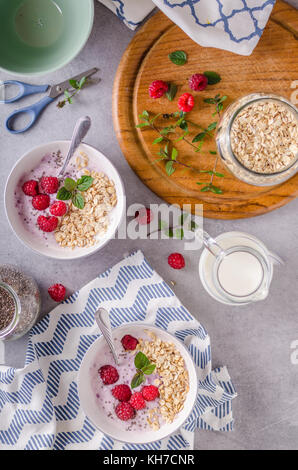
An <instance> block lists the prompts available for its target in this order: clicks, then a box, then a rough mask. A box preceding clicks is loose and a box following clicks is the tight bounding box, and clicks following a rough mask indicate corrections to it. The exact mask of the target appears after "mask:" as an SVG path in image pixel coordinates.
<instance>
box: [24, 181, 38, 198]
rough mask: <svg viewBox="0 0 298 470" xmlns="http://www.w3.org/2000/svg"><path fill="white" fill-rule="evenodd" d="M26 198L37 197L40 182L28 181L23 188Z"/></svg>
mask: <svg viewBox="0 0 298 470" xmlns="http://www.w3.org/2000/svg"><path fill="white" fill-rule="evenodd" d="M22 190H23V192H24V193H25V194H26V196H36V195H37V194H38V182H37V181H35V180H30V181H26V182H25V183H24V184H23V186H22Z"/></svg>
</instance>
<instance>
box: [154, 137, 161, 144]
mask: <svg viewBox="0 0 298 470" xmlns="http://www.w3.org/2000/svg"><path fill="white" fill-rule="evenodd" d="M162 140H163V137H157V138H156V139H155V140H154V141H153V142H152V143H153V145H155V144H158V143H159V142H162Z"/></svg>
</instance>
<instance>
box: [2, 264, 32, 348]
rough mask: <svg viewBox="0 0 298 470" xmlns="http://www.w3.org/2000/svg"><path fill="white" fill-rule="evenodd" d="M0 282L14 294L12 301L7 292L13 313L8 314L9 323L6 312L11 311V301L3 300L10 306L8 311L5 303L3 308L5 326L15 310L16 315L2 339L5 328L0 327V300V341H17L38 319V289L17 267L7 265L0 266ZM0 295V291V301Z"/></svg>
mask: <svg viewBox="0 0 298 470" xmlns="http://www.w3.org/2000/svg"><path fill="white" fill-rule="evenodd" d="M0 282H2V283H4V284H6V285H8V286H9V287H10V288H11V289H12V291H13V293H14V294H15V299H14V295H13V294H12V293H9V291H7V293H8V296H10V298H11V300H12V302H13V312H12V313H10V315H12V317H11V319H10V321H9V322H8V319H9V318H10V316H9V315H8V312H11V311H12V307H11V305H12V304H11V300H8V299H4V303H5V302H9V305H10V309H8V308H7V305H8V304H7V303H6V307H5V309H6V316H7V320H6V322H7V324H6V326H9V324H10V323H11V321H12V318H13V317H14V314H15V310H16V314H17V315H16V321H15V322H14V324H13V325H12V329H11V330H10V331H9V332H8V334H5V335H3V337H1V332H2V331H3V330H4V328H5V327H3V326H2V320H1V318H2V315H1V313H2V309H1V305H2V301H1V300H0V339H3V340H7V339H17V338H20V337H21V336H23V335H24V334H25V333H27V331H29V330H30V328H32V326H33V325H34V323H35V322H36V320H37V318H38V315H39V311H40V293H39V289H38V286H37V284H36V282H35V281H34V279H33V278H32V277H30V276H28V275H27V274H25V273H23V272H22V271H20V270H19V268H18V267H17V266H13V265H8V264H6V265H2V266H0ZM3 290H6V289H3ZM1 295H2V292H1V291H0V299H1ZM6 322H5V323H6Z"/></svg>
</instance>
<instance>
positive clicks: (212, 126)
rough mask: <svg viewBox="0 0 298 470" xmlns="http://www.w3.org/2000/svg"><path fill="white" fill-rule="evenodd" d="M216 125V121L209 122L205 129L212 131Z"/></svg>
mask: <svg viewBox="0 0 298 470" xmlns="http://www.w3.org/2000/svg"><path fill="white" fill-rule="evenodd" d="M216 126H217V122H211V124H209V126H208V127H207V131H213V129H215V128H216Z"/></svg>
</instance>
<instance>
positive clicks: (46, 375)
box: [0, 251, 236, 450]
mask: <svg viewBox="0 0 298 470" xmlns="http://www.w3.org/2000/svg"><path fill="white" fill-rule="evenodd" d="M99 306H102V307H105V308H106V309H107V310H108V311H109V312H110V315H111V324H112V326H113V327H117V326H119V325H121V324H122V323H125V322H132V321H144V322H146V323H150V324H155V325H156V326H158V327H160V328H164V329H166V330H168V331H169V332H171V333H172V334H174V335H175V336H176V337H177V338H178V339H180V340H181V341H183V342H184V343H185V345H186V346H187V347H188V349H189V351H190V353H191V354H192V356H193V358H194V361H195V364H196V369H197V375H198V385H199V394H198V397H197V401H196V404H195V407H194V410H193V411H192V413H191V415H190V416H189V418H188V419H187V421H186V422H185V423H184V425H183V426H182V428H181V429H180V430H179V431H178V432H177V433H175V434H173V435H171V436H170V437H168V438H166V439H164V440H163V441H158V442H155V443H152V444H147V445H132V444H120V443H118V442H114V441H113V440H112V439H111V438H110V437H107V436H105V435H103V434H102V433H101V432H100V431H98V430H97V429H96V428H95V427H94V426H93V424H92V423H91V422H90V421H89V419H88V418H87V417H86V416H85V415H84V412H83V410H82V408H81V405H80V402H79V398H78V393H77V375H78V370H79V368H80V364H81V361H82V359H83V357H84V355H85V353H86V351H87V350H88V348H89V347H90V346H91V344H92V343H93V342H94V341H95V340H96V339H97V338H98V336H99V335H98V328H97V326H96V324H95V322H94V312H95V311H96V310H97V309H98V307H99ZM235 396H236V392H235V389H234V387H233V384H232V382H231V380H230V377H229V374H228V372H227V369H226V368H225V367H222V368H218V369H215V370H213V371H212V370H211V350H210V340H209V336H208V334H207V332H206V331H205V329H204V328H203V326H202V325H201V324H200V323H199V322H198V321H197V320H195V319H194V317H192V316H191V314H190V313H189V312H188V311H187V310H186V309H185V307H184V306H183V305H182V304H181V303H180V301H179V300H178V299H177V297H176V296H175V294H174V293H173V291H172V290H171V289H170V288H169V286H168V285H167V284H166V283H165V282H164V281H163V280H162V279H161V277H160V276H159V275H158V274H157V273H156V272H155V271H154V270H153V269H152V268H151V266H150V265H149V264H148V262H147V261H146V259H145V258H144V255H143V254H142V253H141V252H140V251H138V252H136V253H134V254H132V255H130V256H129V257H127V258H125V259H124V260H122V261H121V262H120V263H118V264H117V265H116V266H114V267H113V268H112V269H109V270H108V271H106V272H105V273H103V274H101V275H100V276H98V277H97V278H96V279H94V280H93V281H92V282H90V283H89V284H87V285H86V286H85V287H83V288H82V289H81V290H80V291H78V292H76V293H74V294H73V295H72V296H71V297H69V298H68V299H67V300H65V301H64V302H63V303H62V304H60V305H58V307H56V308H55V309H54V310H53V311H52V312H51V313H49V314H48V315H46V316H45V317H44V318H43V319H42V320H41V321H40V322H39V323H38V324H37V325H35V327H34V328H33V329H32V330H31V333H30V339H29V344H28V350H27V355H26V364H25V367H24V369H14V368H11V367H4V366H1V367H0V447H1V449H100V450H102V449H114V448H117V449H119V448H122V449H126V450H128V449H136V450H139V449H171V450H174V449H191V448H192V446H193V436H194V430H195V429H196V428H200V429H208V430H218V431H231V430H232V429H233V417H232V399H233V398H234V397H235Z"/></svg>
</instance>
